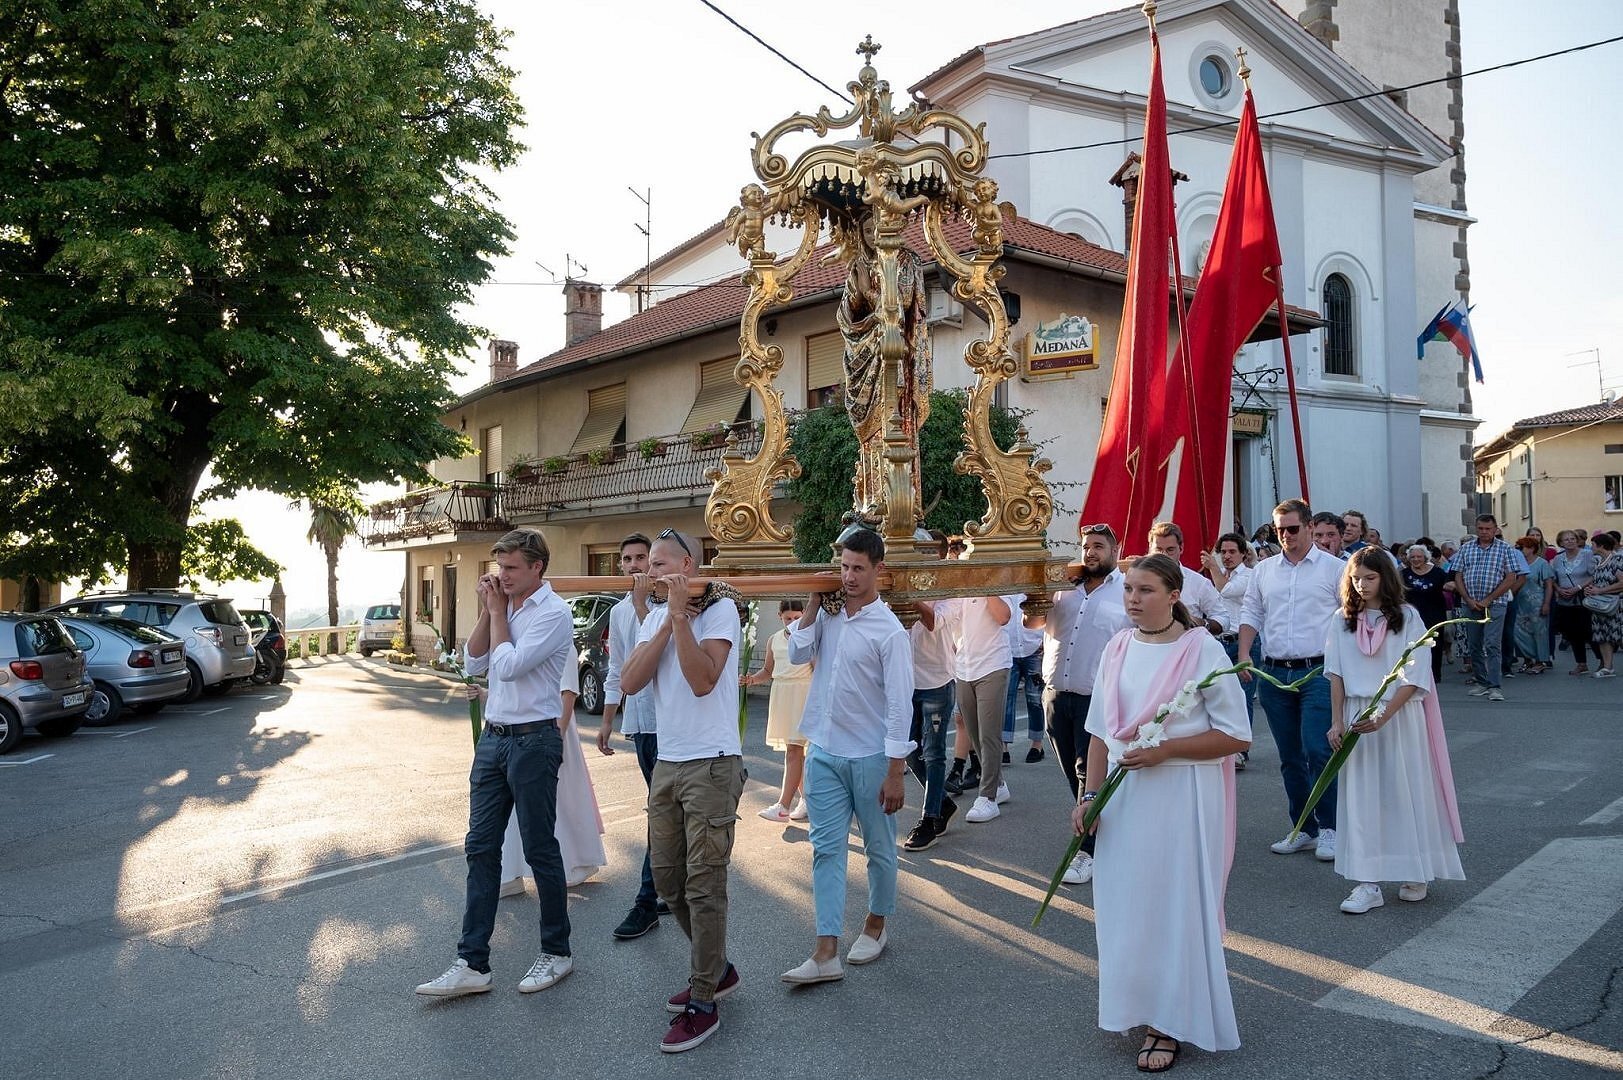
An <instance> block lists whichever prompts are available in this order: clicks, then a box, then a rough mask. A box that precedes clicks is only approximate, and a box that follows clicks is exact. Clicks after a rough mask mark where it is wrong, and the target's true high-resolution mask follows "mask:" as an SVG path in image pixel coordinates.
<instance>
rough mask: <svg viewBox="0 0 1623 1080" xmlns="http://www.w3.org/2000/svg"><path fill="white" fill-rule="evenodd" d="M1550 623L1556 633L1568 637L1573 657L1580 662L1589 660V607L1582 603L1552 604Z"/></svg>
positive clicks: (1584, 662)
mask: <svg viewBox="0 0 1623 1080" xmlns="http://www.w3.org/2000/svg"><path fill="white" fill-rule="evenodd" d="M1550 614H1551V616H1552V618H1551V619H1550V625H1551V626H1552V627H1553V628H1554V629H1555V631H1556V633H1558V634H1560V635H1561V636H1562V637H1564V638H1566V639H1567V645H1568V647H1570V648H1571V649H1572V659H1573V660H1574V661H1575V662H1577V663H1579V664H1587V663H1588V662H1589V653H1588V651H1587V650H1588V648H1589V609H1588V608H1586V607H1584V606H1583V605H1582V604H1551V605H1550Z"/></svg>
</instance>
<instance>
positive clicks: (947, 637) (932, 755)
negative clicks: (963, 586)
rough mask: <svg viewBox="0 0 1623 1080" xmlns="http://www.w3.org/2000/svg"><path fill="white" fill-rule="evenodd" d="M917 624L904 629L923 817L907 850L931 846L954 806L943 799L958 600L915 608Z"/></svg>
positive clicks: (914, 766) (911, 764)
mask: <svg viewBox="0 0 1623 1080" xmlns="http://www.w3.org/2000/svg"><path fill="white" fill-rule="evenodd" d="M918 611H919V619H918V621H917V622H915V623H914V624H913V625H912V626H911V627H909V628H908V639H909V641H910V642H911V643H912V646H913V727H912V730H911V731H910V732H909V734H908V738H910V739H911V740H913V742H914V743H916V744H917V745H916V746H914V748H913V752H912V753H911V754H908V755H907V767H908V768H909V769H911V770H912V772H913V775H914V776H916V777H917V778H918V781H919V783H921V784H923V785H924V812H923V814H922V815H921V816H920V817H919V823H918V824H917V825H915V826H913V831H912V832H910V833H908V834H907V839H905V840H903V841H902V847H904V848H906V849H907V850H908V851H923V850H925V849H926V848H929V847H933V846H934V845H935V842H936V841H937V840H939V839H940V838H941V837H942V835H943V834H945V833H946V831H947V822H949V821H951V820H952V816H953V815H954V814H956V813H957V812H958V804H957V803H955V802H953V801H952V799H951V798H949V797H948V795H947V726H948V725H949V724H951V723H952V704H953V700H954V689H953V688H954V680H953V677H952V675H953V669H954V667H955V666H956V665H957V656H958V646H957V635H958V601H956V600H937V601H934V602H933V603H932V602H931V601H928V600H923V601H920V602H919V604H918Z"/></svg>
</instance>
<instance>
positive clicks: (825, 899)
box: [783, 525, 914, 985]
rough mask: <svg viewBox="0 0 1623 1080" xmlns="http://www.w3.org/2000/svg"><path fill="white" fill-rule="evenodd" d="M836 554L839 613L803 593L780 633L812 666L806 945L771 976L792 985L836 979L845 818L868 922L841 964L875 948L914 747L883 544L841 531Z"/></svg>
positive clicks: (792, 652) (865, 957)
mask: <svg viewBox="0 0 1623 1080" xmlns="http://www.w3.org/2000/svg"><path fill="white" fill-rule="evenodd" d="M836 548H837V550H838V551H839V553H840V577H839V582H840V586H841V588H842V589H843V590H844V592H845V603H844V606H843V607H842V608H841V609H840V611H839V613H838V614H835V615H832V616H831V615H829V614H828V613H827V612H825V611H824V610H823V596H822V594H821V593H815V592H814V593H812V594H811V596H810V597H808V598H807V601H806V613H805V614H804V615H803V616H801V618H800V621H799V622H797V623H795V624H794V625H793V626H792V627H790V629H789V659H790V660H791V661H792V662H794V663H796V664H806V663H811V662H813V661H816V664H817V666H816V667H815V668H814V669H813V671H812V682H811V694H810V696H809V697H808V698H807V700H806V711H805V713H803V714H802V716H801V720H800V730H801V732H802V734H804V735H805V736H806V739H807V741H808V742H809V743H810V746H811V749H810V753H809V754H808V755H807V758H806V809H807V810H808V811H809V812H810V815H811V843H812V899H813V902H814V904H815V906H816V911H817V946H816V948H815V950H814V951H813V952H812V955H811V958H810V959H808V960H807V961H806V962H805V963H803V964H801V965H800V966H799V967H796V968H793V969H791V970H789V971H786V972H784V973H783V981H784V982H786V983H793V984H796V985H805V984H809V983H820V982H832V981H834V980H836V979H843V978H845V969H844V967H842V966H841V964H840V958H839V949H840V931H841V929H842V925H843V923H844V921H845V871H846V845H847V843H848V838H849V836H850V833H851V818H852V816H853V815H855V816H856V819H857V821H859V822H860V823H861V825H862V842H863V848H864V852H865V854H866V856H867V860H868V919H867V922H866V923H864V925H863V927H862V933H861V934H860V935H858V937H857V940H856V942H855V943H853V944H852V946H851V951H850V952H849V953H848V954H847V955H846V959H847V960H849V961H850V962H851V963H853V964H867V963H870V962H872V961H874V960H877V959H879V955H880V954H881V953H882V952H884V951H885V945H886V944H887V943H888V941H889V937H888V934H887V932H886V928H885V921H886V919H888V918H889V917H890V916H891V915H893V914H895V912H896V811H898V810H900V809H901V808H902V801H903V797H904V794H905V793H904V791H903V785H902V778H903V776H904V774H905V773H906V770H907V756H908V754H910V753H911V752H912V750H913V746H914V744H913V742H912V740H910V739H909V738H908V730H909V727H910V725H911V723H912V718H913V651H912V648H911V647H910V646H909V643H908V636H907V631H906V630H905V629H904V628H903V627H902V623H901V620H899V619H897V618H896V616H895V614H894V613H893V612H892V611H891V610H890V608H889V607H888V606H886V604H885V602H884V601H883V600H881V599H879V591H878V583H879V575H880V574H881V573H882V572H883V571H884V568H885V541H884V540H883V539H881V538H880V535H879V534H878V533H877V532H875V531H874V530H873V529H870V528H867V527H866V526H862V525H852V526H850V527H849V528H847V529H846V530H845V531H844V532H843V533H841V534H840V538H839V540H838V541H836Z"/></svg>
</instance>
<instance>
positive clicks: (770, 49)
mask: <svg viewBox="0 0 1623 1080" xmlns="http://www.w3.org/2000/svg"><path fill="white" fill-rule="evenodd" d="M699 3H701V4H703V5H704V6H705V7H707V8H709V9H710V10H711V11H714V12H715V13H716V14H717V15H720V16H721V17H722V18H723V19H726V20H727V21H728V22H730V23H732V24H733V25H734V26H735V27H737V28H738V29H739V31H741V32H742V33H744V34H745V35H747V36H748V37H750V38H751V39H752V40H754V41H755V43H756V44H758V45H760V46H761V48H763V49H765V50H766V51H767V52H769V53H771V54H772V55H773V56H776V57H777V58H778V59H779V60H782V61H783V62H784V63H785V64H788V65H789V66H790V67H792V68H794V69H795V70H796V71H798V72H800V73H801V74H802V75H804V76H806V78H808V79H810V80H811V81H812V82H814V83H816V84H817V85H818V86H821V87H822V88H823V89H824V90H827V91H828V92H829V93H831V94H833V95H834V96H835V97H837V98H839V99H840V100H841V101H843V102H845V103H846V104H847V105H850V104H852V101H851V99H850V98H848V97H846V96H845V94H843V93H842V92H840V91H839V90H836V89H834V88H833V87H832V86H830V85H829V84H828V83H826V82H824V81H823V80H822V79H819V78H818V77H817V76H816V75H813V74H812V73H811V72H809V71H807V70H806V69H805V68H803V67H801V66H800V65H799V64H797V63H795V62H794V61H793V60H791V59H789V58H788V57H787V56H785V55H783V53H781V52H779V51H778V50H777V49H775V48H773V47H772V46H771V45H769V44H767V43H766V42H765V41H764V40H762V38H761V35H759V34H757V33H756V32H755V31H753V30H751V29H750V28H749V27H747V26H745V25H744V24H743V23H741V22H739V21H738V20H737V19H735V18H733V17H732V16H731V15H729V14H727V13H726V12H725V11H723V10H721V9H720V8H719V7H717V6H716V5H714V4H712V3H711V2H710V0H699Z"/></svg>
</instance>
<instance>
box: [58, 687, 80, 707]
mask: <svg viewBox="0 0 1623 1080" xmlns="http://www.w3.org/2000/svg"><path fill="white" fill-rule="evenodd" d="M84 703H85V693H84V691H80V692H79V693H77V694H64V695H63V696H62V707H63V708H64V709H71V708H73V707H74V706H75V705H83V704H84Z"/></svg>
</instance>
